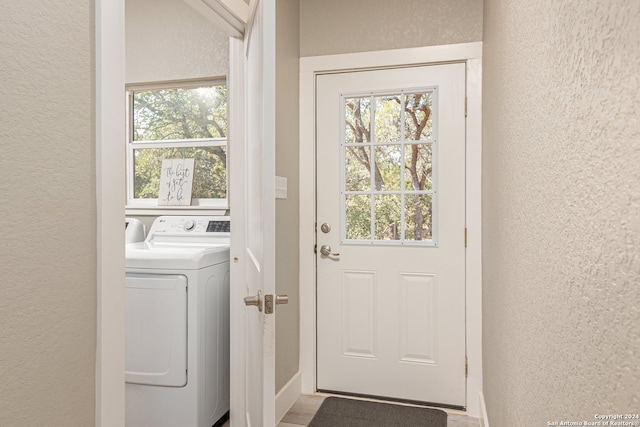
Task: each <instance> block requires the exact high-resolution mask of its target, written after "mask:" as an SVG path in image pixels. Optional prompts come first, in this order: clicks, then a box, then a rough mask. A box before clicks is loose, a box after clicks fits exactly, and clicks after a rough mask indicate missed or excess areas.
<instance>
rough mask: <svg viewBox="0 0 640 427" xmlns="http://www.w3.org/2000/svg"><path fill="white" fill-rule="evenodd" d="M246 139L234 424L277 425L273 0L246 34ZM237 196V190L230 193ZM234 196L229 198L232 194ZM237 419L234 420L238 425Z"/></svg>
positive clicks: (262, 3)
mask: <svg viewBox="0 0 640 427" xmlns="http://www.w3.org/2000/svg"><path fill="white" fill-rule="evenodd" d="M245 47H246V51H247V58H246V66H245V69H246V77H247V78H246V85H245V88H246V89H245V91H246V92H245V93H246V105H247V113H246V118H245V123H246V132H247V133H246V138H245V139H246V143H245V150H244V168H245V171H244V179H245V189H244V208H245V211H244V221H245V224H244V229H245V247H244V254H243V262H244V264H245V266H246V267H245V288H246V289H245V295H246V296H247V297H249V298H254V299H253V302H254V303H255V304H257V305H248V306H246V307H245V326H246V327H245V363H246V365H245V384H244V389H245V396H246V400H245V412H246V413H245V414H244V415H245V420H242V422H238V421H240V420H234V419H233V414H232V419H231V422H232V423H233V425H246V426H247V427H262V426H264V427H272V426H274V425H275V356H274V347H275V335H274V330H275V318H274V316H273V315H272V314H271V315H266V314H265V310H264V295H267V294H271V295H273V294H274V293H275V233H274V229H275V226H274V224H275V88H274V87H275V62H274V61H275V2H274V0H261V1H259V2H258V5H257V9H256V12H255V16H254V20H253V25H252V26H251V28H249V29H248V30H247V34H246V35H245ZM236 194H237V195H238V196H239V197H242V196H240V194H242V193H240V192H238V193H234V196H236ZM234 196H232V197H234ZM236 423H237V424H236Z"/></svg>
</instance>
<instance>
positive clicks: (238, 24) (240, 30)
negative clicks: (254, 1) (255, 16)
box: [184, 0, 249, 38]
mask: <svg viewBox="0 0 640 427" xmlns="http://www.w3.org/2000/svg"><path fill="white" fill-rule="evenodd" d="M184 2H185V3H187V4H188V5H189V6H191V7H192V8H193V9H194V10H196V11H197V12H198V13H200V14H201V15H202V16H204V17H205V18H206V19H208V20H209V21H210V22H212V23H213V24H215V25H216V27H217V28H220V29H221V30H224V31H225V32H226V33H227V34H229V35H230V36H231V37H238V38H242V36H243V35H244V30H245V26H246V25H247V22H248V20H249V6H248V5H247V4H246V3H245V2H244V1H243V0H184Z"/></svg>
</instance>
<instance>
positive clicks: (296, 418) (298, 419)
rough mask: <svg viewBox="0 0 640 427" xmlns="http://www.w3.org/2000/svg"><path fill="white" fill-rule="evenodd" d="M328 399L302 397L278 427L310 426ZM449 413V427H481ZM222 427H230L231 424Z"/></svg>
mask: <svg viewBox="0 0 640 427" xmlns="http://www.w3.org/2000/svg"><path fill="white" fill-rule="evenodd" d="M325 397H327V396H326V395H322V394H315V395H302V396H300V397H299V398H298V400H297V401H296V403H295V404H294V405H293V406H292V407H291V409H290V410H289V412H287V414H286V415H285V416H284V417H283V418H282V421H281V422H280V423H279V424H278V426H277V427H305V426H307V425H308V424H309V422H310V421H311V419H312V418H313V416H314V415H315V413H316V411H317V410H318V408H319V407H320V404H321V403H322V401H323V400H324V398H325ZM444 411H446V412H447V415H448V416H447V427H479V426H480V421H479V420H478V419H477V418H473V417H468V416H467V415H465V413H464V412H462V411H455V410H452V409H444ZM222 427H229V422H227V423H225V424H224V425H223V426H222Z"/></svg>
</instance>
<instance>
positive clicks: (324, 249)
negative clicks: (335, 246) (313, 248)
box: [320, 245, 340, 256]
mask: <svg viewBox="0 0 640 427" xmlns="http://www.w3.org/2000/svg"><path fill="white" fill-rule="evenodd" d="M320 253H321V254H322V255H324V256H340V254H339V253H335V254H334V253H331V246H329V245H322V246H320Z"/></svg>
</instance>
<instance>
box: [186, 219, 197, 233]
mask: <svg viewBox="0 0 640 427" xmlns="http://www.w3.org/2000/svg"><path fill="white" fill-rule="evenodd" d="M195 228H196V222H195V221H194V220H192V219H188V220H186V221H185V222H184V230H185V231H192V230H193V229H195Z"/></svg>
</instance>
